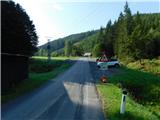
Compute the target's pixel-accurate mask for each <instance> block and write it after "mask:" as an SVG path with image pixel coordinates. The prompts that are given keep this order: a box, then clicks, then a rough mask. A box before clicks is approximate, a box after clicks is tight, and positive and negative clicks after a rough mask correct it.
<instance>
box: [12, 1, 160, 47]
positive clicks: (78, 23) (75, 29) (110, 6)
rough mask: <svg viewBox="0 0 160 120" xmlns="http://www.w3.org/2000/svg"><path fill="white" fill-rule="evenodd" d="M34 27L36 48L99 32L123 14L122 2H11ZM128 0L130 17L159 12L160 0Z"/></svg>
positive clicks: (123, 2) (123, 3)
mask: <svg viewBox="0 0 160 120" xmlns="http://www.w3.org/2000/svg"><path fill="white" fill-rule="evenodd" d="M14 1H15V2H16V3H19V4H20V5H21V6H22V7H23V8H24V9H25V10H26V12H27V13H28V15H29V16H30V19H31V20H33V23H34V24H35V27H36V31H37V34H38V36H39V45H42V44H44V43H46V42H47V39H48V38H50V39H52V40H54V39H57V38H62V37H64V36H67V35H70V34H74V33H80V32H85V31H89V30H96V29H99V28H100V27H101V26H103V27H104V26H106V24H107V22H108V20H110V19H111V20H112V21H115V20H116V19H117V18H118V16H119V14H120V12H121V11H123V9H124V5H125V2H126V1H125V0H112V1H111V0H99V2H96V0H88V1H87V0H76V1H73V0H72V1H71V0H70V1H69V0H68V1H67V2H66V0H65V1H64V0H58V1H57V0H54V2H53V0H37V1H36V0H14ZM139 1H140V0H139ZM139 1H138V0H130V2H129V1H128V3H129V7H130V9H131V11H132V13H133V14H135V13H136V12H137V11H139V12H140V13H157V12H159V13H160V1H159V0H141V2H139Z"/></svg>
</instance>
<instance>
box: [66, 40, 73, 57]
mask: <svg viewBox="0 0 160 120" xmlns="http://www.w3.org/2000/svg"><path fill="white" fill-rule="evenodd" d="M71 53H72V43H71V42H70V41H66V42H65V56H70V55H71Z"/></svg>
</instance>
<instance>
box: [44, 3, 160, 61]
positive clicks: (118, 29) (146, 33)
mask: <svg viewBox="0 0 160 120" xmlns="http://www.w3.org/2000/svg"><path fill="white" fill-rule="evenodd" d="M86 33H88V32H86ZM81 34H84V33H80V34H78V35H81ZM76 35H77V34H75V35H72V37H74V38H76V37H75V36H76ZM63 44H64V46H63V47H61V48H60V49H59V51H61V52H59V51H57V50H56V51H52V55H53V56H58V55H61V56H62V55H65V56H81V55H83V54H84V53H85V52H92V54H93V56H95V57H98V56H101V55H102V53H103V52H105V53H106V55H107V57H108V58H110V57H116V58H119V59H124V60H126V59H127V60H140V59H152V58H157V57H159V56H160V49H159V47H160V13H146V14H141V13H139V12H138V11H137V13H136V14H132V12H131V10H130V8H129V6H128V3H126V4H125V6H124V11H123V12H121V13H120V15H119V17H118V19H117V20H115V21H114V22H112V21H111V20H109V21H108V23H107V25H106V27H101V28H100V29H99V30H96V31H92V32H91V34H88V35H86V36H83V37H82V39H81V38H79V39H78V40H77V41H75V42H73V41H71V40H69V39H66V40H65V41H63ZM43 48H44V47H43V46H41V51H42V50H45V51H46V49H43ZM46 55H47V54H46Z"/></svg>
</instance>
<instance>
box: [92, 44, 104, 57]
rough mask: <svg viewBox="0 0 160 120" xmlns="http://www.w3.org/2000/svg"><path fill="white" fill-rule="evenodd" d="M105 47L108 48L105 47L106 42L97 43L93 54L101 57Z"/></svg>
mask: <svg viewBox="0 0 160 120" xmlns="http://www.w3.org/2000/svg"><path fill="white" fill-rule="evenodd" d="M105 49H106V48H105V44H104V43H98V44H96V45H95V47H94V49H93V53H94V54H93V55H94V56H98V57H100V56H102V55H103V54H102V53H103V52H105V51H106V50H105Z"/></svg>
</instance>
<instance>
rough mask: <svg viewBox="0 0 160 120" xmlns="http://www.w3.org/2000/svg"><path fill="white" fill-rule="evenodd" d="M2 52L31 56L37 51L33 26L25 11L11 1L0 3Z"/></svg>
mask: <svg viewBox="0 0 160 120" xmlns="http://www.w3.org/2000/svg"><path fill="white" fill-rule="evenodd" d="M1 10H2V14H1V18H2V19H1V22H2V52H3V53H12V54H22V55H32V54H33V53H34V52H35V51H36V50H37V47H36V46H37V35H36V31H35V26H34V25H33V22H32V21H31V20H30V18H29V16H28V15H27V13H26V12H25V10H24V9H23V8H22V7H21V6H20V5H19V4H15V3H14V2H13V1H1Z"/></svg>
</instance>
